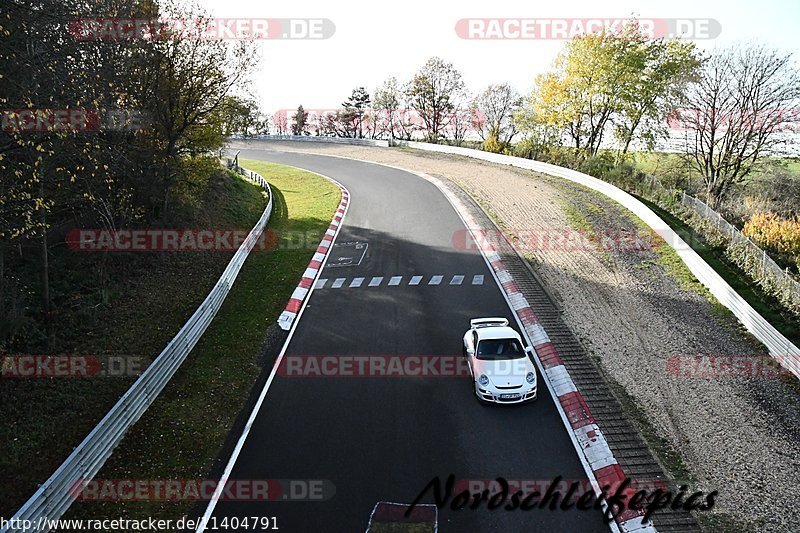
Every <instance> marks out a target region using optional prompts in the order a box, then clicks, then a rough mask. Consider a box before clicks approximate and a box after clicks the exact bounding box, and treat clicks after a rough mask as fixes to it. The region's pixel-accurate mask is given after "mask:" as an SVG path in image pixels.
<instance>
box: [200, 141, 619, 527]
mask: <svg viewBox="0 0 800 533" xmlns="http://www.w3.org/2000/svg"><path fill="white" fill-rule="evenodd" d="M240 158H247V159H258V160H263V161H271V162H275V163H281V164H286V165H292V166H296V167H299V168H303V169H307V170H311V171H314V172H318V173H320V174H324V175H326V176H330V177H332V178H334V179H336V180H338V181H339V182H340V183H342V184H343V185H344V186H345V187H347V189H348V190H349V191H350V195H351V197H350V208H349V211H348V212H347V216H346V217H345V219H344V223H343V225H342V228H341V231H340V233H339V236H338V237H337V241H336V243H337V246H336V247H334V249H333V251H332V253H331V257H330V258H329V259H328V263H327V265H326V266H325V268H324V269H323V270H322V272H321V273H320V276H319V277H320V281H319V282H318V284H317V288H316V289H315V290H314V291H313V292H312V293H311V296H310V297H309V302H308V304H307V309H306V310H305V311H304V314H303V315H302V316H301V319H300V322H299V324H298V325H297V328H296V331H295V332H294V335H293V337H292V338H291V340H290V343H289V345H288V348H287V350H286V356H287V357H289V358H291V357H292V356H298V355H299V356H312V355H313V356H321V355H332V356H339V357H341V356H372V355H379V356H401V357H402V356H410V355H430V356H451V357H452V356H459V357H460V356H461V338H462V336H463V334H464V332H465V331H466V329H468V327H469V320H470V318H474V317H479V316H501V317H506V318H508V319H509V321H510V323H511V324H513V325H515V322H514V320H513V316H512V314H511V310H510V309H509V307H508V305H507V303H506V301H505V299H504V298H503V295H502V293H501V292H500V289H499V288H498V286H497V284H496V282H495V280H494V278H493V277H492V274H491V272H490V270H489V269H488V267H487V266H486V263H485V262H484V259H483V258H482V257H481V255H480V253H479V252H478V251H477V250H475V249H472V248H470V249H464V247H463V246H460V245H454V235H463V232H464V229H465V228H464V225H463V223H462V221H461V219H460V218H459V216H458V215H457V213H456V212H455V211H454V210H453V208H452V206H451V205H450V204H449V202H448V201H447V199H446V198H445V197H444V196H443V195H442V194H441V193H440V192H439V190H438V189H437V188H436V187H435V186H434V185H432V184H431V183H429V182H427V181H425V180H424V179H422V178H420V177H418V176H416V175H414V174H410V173H407V172H403V171H400V170H396V169H392V168H388V167H384V166H380V165H375V164H370V163H364V162H359V161H353V160H347V159H340V158H333V157H326V156H317V155H308V154H295V153H287V152H278V151H271V150H243V151H242V152H241V154H240ZM462 240H463V238H462ZM455 241H456V242H458V241H459V239H458V238H456V239H455ZM312 253H313V250H310V251H309V257H310V255H311V254H312ZM438 276H441V278H438ZM359 278H363V279H361V281H360V282H359V281H358V280H359ZM378 278H380V279H378ZM321 280H326V281H325V282H324V285H323V282H322V281H321ZM437 280H439V281H438V283H437ZM450 474H454V475H455V478H456V479H458V480H467V479H494V478H497V477H499V476H502V477H505V478H507V479H511V480H541V481H542V482H544V483H546V482H548V481H549V480H551V479H553V478H555V477H556V476H562V477H563V478H565V479H570V480H579V479H580V480H583V479H586V474H585V472H584V470H583V467H582V466H581V463H580V461H579V460H578V456H577V454H576V451H575V448H574V446H573V444H572V442H571V440H570V438H569V436H568V434H567V431H566V429H565V427H564V423H563V422H562V420H561V418H560V416H559V413H558V411H557V409H556V407H555V404H554V401H553V399H552V397H551V395H550V393H549V391H548V389H547V387H546V385H545V384H544V382H543V381H542V378H541V376H540V377H539V398H538V400H537V401H535V402H533V403H530V404H526V405H520V406H484V405H481V404H479V403H478V401H477V400H476V399H475V397H474V395H473V394H472V391H471V389H470V378H467V377H426V378H410V377H402V378H396V377H287V376H282V375H280V373H279V375H277V376H276V377H275V379H274V381H273V382H272V384H271V386H270V388H269V391H268V393H267V395H266V399H265V400H264V402H263V404H262V406H261V408H260V410H259V412H258V415H257V417H256V419H255V423H254V424H253V427H252V429H251V430H250V433H249V435H248V437H247V440H246V441H245V444H244V447H243V448H242V450H241V453H239V455H238V457H237V459H236V463H235V466H234V468H233V471H232V473H231V478H233V479H238V480H255V479H281V480H289V479H294V480H326V483H327V482H329V483H330V486H329V490H330V488H335V494H332V495H331V494H330V493H329V494H327V495H326V496H331V497H326V498H325V499H324V500H322V501H283V500H279V501H231V500H224V499H223V500H220V501H219V502H218V503H217V505H216V507H215V509H214V513H213V516H214V517H215V518H216V519H217V520H221V519H222V518H223V517H233V516H238V517H245V516H251V517H252V516H274V517H276V518H277V521H278V525H279V527H280V530H281V531H285V532H289V533H295V532H302V533H305V532H317V531H343V532H363V531H365V530H366V528H367V523H368V520H369V517H370V513H371V512H372V510H373V508H374V507H375V505H376V503H377V502H378V501H389V502H402V503H410V502H411V501H412V500H414V499H415V497H416V496H417V495H418V494H419V493H420V492H421V491H422V490H423V488H424V487H425V486H426V485H427V484H428V483H429V481H431V479H432V478H434V477H436V476H439V477H440V478H441V479H442V480H443V481H444V480H445V479H446V478H447V476H448V475H450ZM331 486H332V487H331ZM424 501H426V502H433V495H432V492H430V491H429V492H428V493H427V495H426V497H425V499H424ZM439 531H440V532H442V533H450V532H458V533H461V532H483V531H486V532H516V531H519V532H532V531H568V532H579V531H597V532H600V531H603V532H607V531H609V528H608V526H607V525H605V524H604V523H603V521H602V516H601V514H600V512H598V511H578V510H575V509H574V508H573V509H572V510H569V511H563V510H554V511H551V510H549V509H538V508H537V509H533V510H529V511H520V510H515V511H505V510H502V509H496V510H493V511H489V510H488V509H487V506H486V504H485V503H484V504H482V505H481V506H480V508H479V509H478V510H475V511H473V510H470V509H466V508H465V509H461V510H458V511H454V510H449V509H443V510H441V511H440V514H439Z"/></svg>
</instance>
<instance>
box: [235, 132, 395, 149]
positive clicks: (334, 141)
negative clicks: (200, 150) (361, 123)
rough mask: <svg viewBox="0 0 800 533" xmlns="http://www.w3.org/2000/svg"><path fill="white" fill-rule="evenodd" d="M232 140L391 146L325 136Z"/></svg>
mask: <svg viewBox="0 0 800 533" xmlns="http://www.w3.org/2000/svg"><path fill="white" fill-rule="evenodd" d="M231 139H236V140H245V141H246V140H248V139H258V140H263V141H298V142H314V143H332V144H356V145H360V146H382V147H384V148H386V147H388V146H389V141H387V140H381V139H352V138H349V137H326V136H323V135H320V136H317V135H257V136H252V137H243V136H239V135H236V136H232V137H231Z"/></svg>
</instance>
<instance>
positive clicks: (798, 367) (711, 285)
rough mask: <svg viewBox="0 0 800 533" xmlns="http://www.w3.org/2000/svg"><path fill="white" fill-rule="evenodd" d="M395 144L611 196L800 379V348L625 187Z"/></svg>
mask: <svg viewBox="0 0 800 533" xmlns="http://www.w3.org/2000/svg"><path fill="white" fill-rule="evenodd" d="M393 145H397V146H408V147H410V148H417V149H419V150H426V151H429V152H441V153H448V154H456V155H462V156H465V157H471V158H473V159H480V160H483V161H489V162H491V163H498V164H501V165H510V166H515V167H519V168H525V169H528V170H533V171H536V172H542V173H544V174H550V175H552V176H557V177H560V178H564V179H567V180H570V181H572V182H575V183H578V184H580V185H583V186H585V187H589V188H590V189H593V190H595V191H597V192H600V193H602V194H604V195H606V196H608V197H609V198H611V199H612V200H614V201H616V202H618V203H619V204H621V205H623V206H624V207H626V208H627V209H628V210H630V211H631V212H633V214H635V215H636V216H638V217H639V218H640V219H642V221H644V223H645V224H647V225H648V226H649V227H650V228H651V229H653V230H654V231H655V232H656V233H658V234H659V235H660V236H661V237H662V238H663V239H664V240H665V241H666V242H667V244H669V246H670V247H672V248H673V249H674V250H675V251H676V252H677V253H678V255H679V256H680V258H681V260H683V262H684V263H685V264H686V266H687V267H688V268H689V270H690V271H691V272H692V274H694V276H695V277H696V278H697V279H698V281H700V283H702V284H703V285H705V286H706V288H708V290H709V291H710V292H711V294H712V295H714V297H715V298H716V299H717V300H718V301H719V302H720V303H721V304H722V305H724V306H725V307H727V308H728V309H730V310H731V312H733V314H734V315H735V316H736V318H737V319H739V322H741V323H742V325H744V327H745V328H747V330H748V331H749V332H750V333H752V334H753V336H754V337H755V338H757V339H758V340H759V341H761V342H762V343H763V344H764V345H765V346H766V347H767V349H768V350H769V353H770V355H771V356H772V357H773V358H775V359H776V360H777V361H778V362H779V363H780V364H781V365H782V366H783V367H784V368H786V369H787V370H789V371H790V372H792V374H794V375H795V376H797V377H798V378H800V348H798V347H797V346H795V345H794V344H793V343H792V342H791V341H790V340H789V339H787V338H786V337H785V336H783V335H782V334H781V333H780V332H779V331H778V330H777V329H775V327H773V326H772V324H770V323H769V322H767V320H766V319H764V317H762V316H761V315H760V314H759V313H758V312H757V311H756V310H755V309H753V308H752V306H750V304H748V303H747V301H745V299H744V298H742V297H741V296H739V294H738V293H737V292H736V291H735V290H734V289H733V288H732V287H731V286H730V285H728V283H727V282H726V281H725V280H724V279H723V278H722V276H720V275H719V274H718V273H717V272H716V271H715V270H714V269H713V268H712V267H711V266H710V265H709V264H708V263H706V262H705V261H704V260H703V258H702V257H700V256H699V255H698V254H697V252H695V251H694V250H693V249H692V247H691V246H689V245H688V244H686V242H685V241H684V240H683V239H681V238H680V237H679V236H678V234H677V233H675V231H673V230H672V228H671V227H670V226H669V225H668V224H667V223H666V222H664V221H663V220H661V217H659V216H658V215H656V214H655V213H654V212H653V211H651V210H650V208H648V207H647V206H646V205H644V204H643V203H642V202H640V201H639V200H637V199H636V198H634V197H633V196H631V195H630V194H628V193H627V192H625V191H623V190H622V189H620V188H618V187H616V186H614V185H611V184H610V183H607V182H605V181H602V180H599V179H597V178H594V177H592V176H589V175H587V174H583V173H581V172H577V171H575V170H570V169H567V168H563V167H559V166H556V165H551V164H549V163H542V162H540V161H533V160H531V159H523V158H521V157H514V156H509V155H502V154H493V153H490V152H482V151H480V150H473V149H470V148H460V147H457V146H445V145H440V144H430V143H421V142H415V141H393Z"/></svg>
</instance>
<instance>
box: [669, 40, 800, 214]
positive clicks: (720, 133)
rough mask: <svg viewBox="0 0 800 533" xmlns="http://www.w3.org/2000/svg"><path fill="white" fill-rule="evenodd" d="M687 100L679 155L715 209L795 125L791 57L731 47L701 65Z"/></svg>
mask: <svg viewBox="0 0 800 533" xmlns="http://www.w3.org/2000/svg"><path fill="white" fill-rule="evenodd" d="M688 99H689V100H688V101H689V105H688V109H683V110H680V111H679V113H680V115H681V117H680V118H681V120H682V121H683V123H684V124H685V125H686V126H687V130H688V131H687V134H686V145H685V152H686V155H687V158H688V160H689V162H690V164H691V165H692V167H693V168H694V169H695V170H697V172H698V173H699V174H700V176H701V177H702V179H703V182H704V183H705V188H706V197H707V201H708V204H709V205H710V206H711V207H716V206H718V205H719V203H720V201H721V200H723V199H724V198H725V196H726V195H727V194H728V193H729V192H730V190H731V188H732V187H733V186H734V185H736V184H737V183H742V182H743V181H744V180H745V179H746V178H747V177H748V176H749V175H750V174H751V172H752V171H753V170H754V169H755V168H757V167H758V166H759V164H760V163H762V162H763V161H764V160H765V158H767V157H769V156H771V155H775V154H778V153H780V147H781V146H782V145H783V144H784V143H786V142H787V141H788V138H787V136H785V135H781V132H782V131H784V130H788V129H789V128H790V126H791V125H792V123H793V122H795V121H797V115H798V114H797V112H798V99H800V79H798V72H797V70H796V69H795V68H794V65H793V64H792V58H791V54H785V53H782V52H779V51H777V50H773V49H769V48H767V47H764V46H761V45H748V46H736V47H733V48H729V49H727V50H724V51H722V52H720V53H718V54H715V55H712V56H711V57H710V58H708V59H707V60H706V62H705V63H704V65H703V71H702V77H701V78H700V80H699V81H698V82H697V83H695V84H694V85H693V86H692V88H691V90H690V92H689V95H688Z"/></svg>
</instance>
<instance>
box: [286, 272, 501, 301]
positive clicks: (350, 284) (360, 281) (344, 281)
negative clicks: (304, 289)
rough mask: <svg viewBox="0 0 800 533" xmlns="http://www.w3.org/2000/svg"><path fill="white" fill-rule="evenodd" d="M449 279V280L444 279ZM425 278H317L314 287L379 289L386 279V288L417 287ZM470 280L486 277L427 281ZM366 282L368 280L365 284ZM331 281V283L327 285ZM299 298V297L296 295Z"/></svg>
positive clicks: (440, 276)
mask: <svg viewBox="0 0 800 533" xmlns="http://www.w3.org/2000/svg"><path fill="white" fill-rule="evenodd" d="M446 277H449V278H450V279H449V280H446V279H445V278H446ZM424 278H425V276H419V275H417V276H375V277H371V278H370V277H353V278H349V277H344V278H319V279H318V280H317V281H316V283H315V285H314V288H315V289H324V288H329V289H339V288H345V287H347V288H359V287H365V286H366V287H380V286H381V285H383V280H384V279H386V281H387V283H386V286H387V287H397V286H403V283H404V281H405V280H408V281H407V283H406V285H408V286H409V287H418V286H420V285H422V281H423V280H424ZM470 279H471V280H472V282H471V284H472V285H483V284H484V281H485V279H486V276H484V275H483V274H474V275H473V274H453V275H450V274H437V275H435V276H431V278H430V279H429V280H428V283H427V284H428V285H443V284H444V283H445V281H447V285H449V286H451V287H459V286H462V287H463V286H464V285H468V284H469V280H470ZM367 280H369V281H368V282H367ZM328 281H331V283H328ZM298 296H299V295H298Z"/></svg>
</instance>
